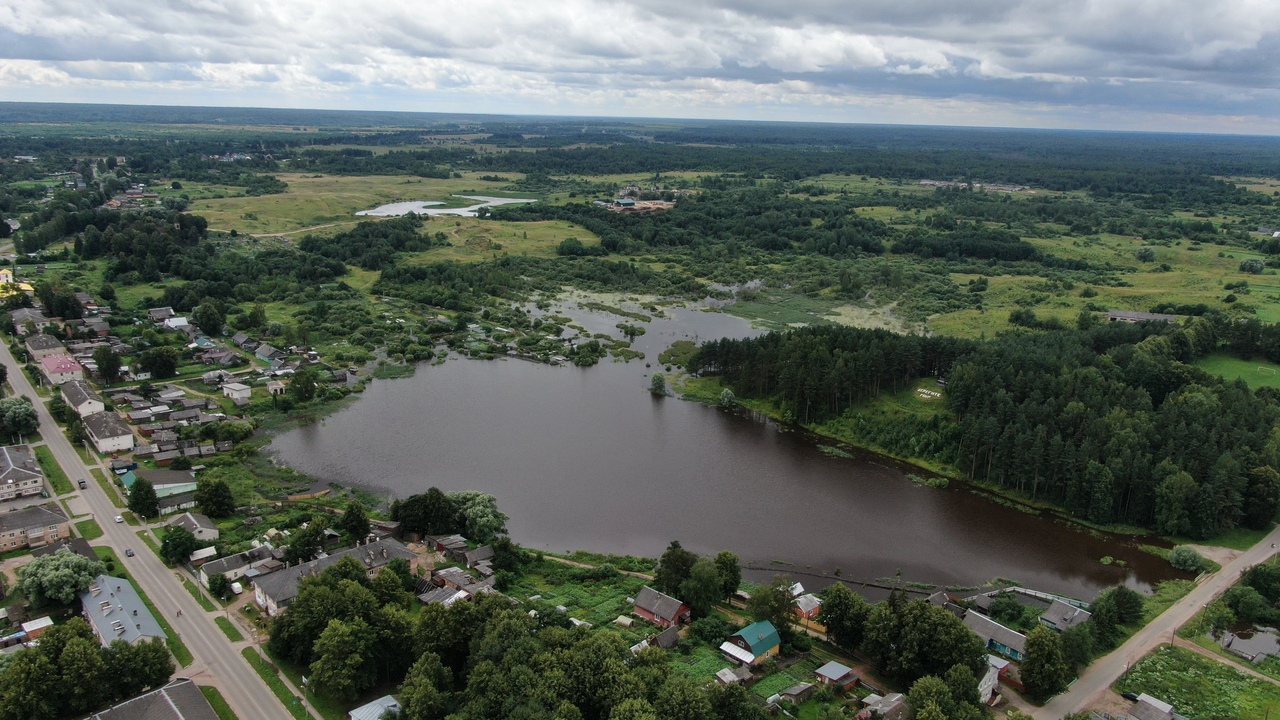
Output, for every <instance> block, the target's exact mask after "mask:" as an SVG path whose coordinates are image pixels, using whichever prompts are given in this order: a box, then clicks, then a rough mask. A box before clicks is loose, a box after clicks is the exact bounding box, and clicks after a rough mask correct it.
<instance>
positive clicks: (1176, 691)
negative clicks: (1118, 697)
mask: <svg viewBox="0 0 1280 720" xmlns="http://www.w3.org/2000/svg"><path fill="white" fill-rule="evenodd" d="M1114 687H1115V690H1116V692H1136V693H1148V694H1150V695H1152V696H1154V697H1158V698H1160V699H1161V700H1164V701H1165V702H1167V703H1171V704H1172V705H1173V706H1174V707H1175V708H1177V709H1178V712H1179V714H1182V715H1185V716H1186V717H1187V718H1189V719H1190V720H1216V719H1217V718H1233V719H1234V720H1265V718H1267V717H1269V716H1270V714H1271V712H1272V711H1275V710H1280V686H1276V685H1273V684H1271V683H1269V682H1266V681H1264V680H1259V679H1257V678H1254V677H1251V676H1249V675H1245V674H1244V673H1241V672H1239V671H1237V670H1235V669H1234V668H1230V667H1227V666H1226V665H1223V664H1221V663H1217V662H1214V661H1213V660H1210V659H1208V658H1205V657H1202V656H1200V655H1197V654H1196V653H1194V652H1191V651H1190V650H1184V649H1182V648H1170V647H1167V646H1164V647H1161V648H1160V649H1158V650H1156V651H1155V652H1153V653H1151V654H1150V655H1148V656H1146V657H1145V658H1143V659H1142V661H1141V662H1139V663H1138V664H1137V665H1136V666H1134V667H1133V668H1132V669H1131V670H1130V671H1129V672H1128V673H1126V674H1125V675H1124V676H1123V677H1121V678H1120V680H1119V681H1118V682H1117V683H1116V684H1115V686H1114Z"/></svg>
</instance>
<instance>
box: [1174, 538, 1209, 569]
mask: <svg viewBox="0 0 1280 720" xmlns="http://www.w3.org/2000/svg"><path fill="white" fill-rule="evenodd" d="M1169 564H1170V565H1172V566H1174V567H1175V568H1177V569H1179V570H1182V571H1185V572H1189V573H1199V572H1200V571H1201V570H1204V558H1202V557H1200V553H1198V552H1196V551H1195V550H1193V549H1192V548H1190V547H1188V546H1186V545H1179V546H1178V547H1176V548H1174V549H1173V550H1170V551H1169Z"/></svg>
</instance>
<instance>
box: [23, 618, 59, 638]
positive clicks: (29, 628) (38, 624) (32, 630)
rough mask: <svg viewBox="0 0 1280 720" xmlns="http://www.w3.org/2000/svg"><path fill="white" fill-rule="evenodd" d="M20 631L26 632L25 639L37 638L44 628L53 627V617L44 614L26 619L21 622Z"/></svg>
mask: <svg viewBox="0 0 1280 720" xmlns="http://www.w3.org/2000/svg"><path fill="white" fill-rule="evenodd" d="M21 627H22V632H24V633H26V635H27V640H39V639H40V636H41V635H43V634H44V631H45V630H48V629H49V628H51V627H53V618H51V617H49V616H48V615H45V616H44V617H38V618H36V619H35V620H28V621H27V622H24V623H22V626H21Z"/></svg>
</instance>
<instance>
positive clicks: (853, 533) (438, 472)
mask: <svg viewBox="0 0 1280 720" xmlns="http://www.w3.org/2000/svg"><path fill="white" fill-rule="evenodd" d="M562 312H563V311H562ZM572 314H573V315H574V316H575V319H576V320H578V321H579V322H581V323H582V324H583V325H584V326H586V327H587V329H588V330H589V331H590V332H614V333H616V332H617V331H616V330H615V329H614V325H615V324H616V323H617V322H619V321H621V320H624V318H619V317H618V316H615V315H612V314H609V313H604V312H593V311H582V310H577V309H575V310H574V311H573V312H572ZM668 314H669V317H667V318H655V319H654V321H653V322H652V323H647V324H645V327H646V329H647V331H648V332H647V334H646V335H644V336H641V337H639V338H637V340H636V343H635V348H636V349H638V350H641V351H643V352H645V353H646V356H647V358H648V359H649V361H651V362H653V363H654V368H646V367H645V361H643V360H642V361H632V362H631V363H615V362H610V361H608V360H606V361H604V362H602V363H601V364H600V365H598V366H596V367H592V368H574V367H551V366H546V365H540V364H534V363H529V362H522V361H518V360H499V361H487V362H486V361H480V360H470V359H465V358H455V357H451V358H450V359H449V360H448V361H447V362H445V363H444V364H442V365H438V366H427V365H420V366H419V367H418V371H417V374H416V375H415V376H414V377H412V378H404V379H398V380H380V381H375V382H373V383H372V384H371V385H370V386H369V387H368V389H367V390H365V392H364V395H363V397H361V398H360V400H359V401H358V402H356V403H355V404H353V405H352V406H350V407H348V408H346V409H344V410H342V411H340V412H338V413H336V414H335V415H333V416H330V417H328V418H327V419H325V420H324V421H322V422H320V423H318V424H315V425H312V426H310V427H304V428H300V429H296V430H293V431H290V432H288V433H285V434H283V435H281V436H279V437H278V438H276V439H275V441H274V442H273V443H272V444H271V449H272V451H274V452H275V453H276V454H277V456H278V457H279V459H281V460H282V461H284V462H286V463H288V464H289V465H292V466H293V467H295V468H297V469H299V470H301V471H304V472H307V473H309V474H311V475H313V476H315V477H316V478H319V479H322V480H323V481H326V482H327V481H338V482H342V483H344V484H358V485H362V486H366V487H370V488H374V489H383V490H386V491H389V492H391V493H393V494H394V495H396V496H401V497H402V496H406V495H409V494H412V493H415V492H421V491H423V490H425V489H427V488H428V487H430V486H432V485H435V486H437V487H439V488H441V489H443V490H446V491H451V490H482V491H484V492H489V493H492V494H494V495H495V496H497V498H498V502H499V505H500V507H501V508H502V509H503V511H504V512H506V513H507V514H508V515H510V516H511V519H510V522H509V523H508V527H509V529H510V531H511V534H512V536H513V537H514V538H515V539H516V540H517V541H518V542H520V543H521V544H524V545H526V546H529V547H536V548H543V549H549V550H556V551H568V550H574V549H587V550H593V551H599V552H613V553H629V554H637V555H645V556H650V557H656V556H657V555H659V554H660V553H661V552H662V550H663V549H664V548H665V547H666V545H667V543H668V542H670V541H671V540H673V539H679V540H680V541H681V542H682V544H683V545H684V546H685V547H686V548H689V549H692V550H694V551H696V552H699V553H711V552H716V551H719V550H721V549H729V550H732V551H734V552H736V553H737V554H738V555H739V556H741V557H742V559H743V561H744V563H749V564H751V565H754V566H756V567H757V568H759V570H758V571H757V572H756V573H754V577H755V578H763V577H767V576H769V575H771V574H773V573H774V572H782V573H789V574H792V575H793V577H795V578H796V579H798V580H801V581H803V582H804V583H805V584H806V585H808V586H811V587H821V586H823V585H825V584H827V583H828V582H830V580H826V581H824V580H822V579H821V577H815V576H822V575H824V574H827V573H834V572H835V571H836V570H837V569H838V570H839V571H840V573H841V576H842V577H844V578H846V579H859V580H873V579H875V578H883V577H892V576H893V575H894V574H895V573H896V572H897V571H898V570H901V571H902V575H903V577H904V578H905V579H907V580H913V581H924V582H933V583H938V584H942V585H973V584H978V583H982V582H985V581H988V580H991V579H993V578H996V577H1003V578H1012V579H1016V580H1018V581H1020V582H1022V583H1023V584H1025V585H1027V586H1028V587H1032V588H1037V589H1041V590H1045V591H1049V592H1058V593H1064V594H1068V595H1073V596H1076V597H1082V598H1091V597H1092V596H1093V594H1094V593H1095V592H1096V591H1097V590H1099V589H1101V588H1102V587H1105V586H1108V585H1113V584H1116V583H1119V582H1125V583H1128V584H1130V585H1132V586H1134V587H1138V588H1143V589H1146V588H1147V587H1149V586H1150V585H1151V584H1153V583H1155V582H1157V581H1158V580H1161V579H1164V578H1167V577H1172V576H1174V575H1176V573H1175V572H1174V571H1173V570H1172V569H1171V568H1170V567H1169V565H1168V563H1166V562H1164V561H1163V560H1161V559H1159V558H1156V557H1154V556H1152V555H1149V554H1147V553H1143V552H1141V551H1139V550H1137V549H1136V548H1135V547H1133V546H1132V544H1130V543H1123V542H1120V540H1119V539H1117V538H1114V537H1098V536H1095V535H1091V534H1085V533H1082V532H1078V531H1076V530H1074V529H1073V528H1072V527H1069V526H1067V525H1065V524H1063V523H1061V522H1055V521H1053V520H1052V519H1045V518H1042V517H1039V516H1033V515H1030V514H1027V513H1024V512H1019V511H1017V510H1013V509H1010V508H1007V507H1003V506H1001V505H997V504H995V503H993V502H991V501H989V500H986V499H984V498H982V497H980V496H978V495H975V494H973V493H971V492H968V491H966V490H963V489H960V488H957V487H954V486H955V485H958V484H953V487H952V488H949V489H945V490H939V489H932V488H927V487H922V486H918V485H915V484H913V483H911V482H910V481H909V480H907V479H906V477H905V472H910V468H909V467H906V466H903V465H901V464H899V463H896V462H894V461H891V460H888V459H886V458H883V457H880V456H876V455H872V454H868V453H855V456H854V457H852V458H842V457H836V456H832V455H830V454H827V453H824V452H822V451H821V450H820V449H819V448H818V445H819V444H820V443H825V444H832V443H831V441H829V440H821V439H817V438H815V437H813V436H810V435H809V434H808V433H805V432H803V431H795V430H793V429H789V428H785V427H780V426H779V425H777V424H776V423H773V422H771V421H767V420H763V419H761V418H758V417H753V416H751V415H750V414H749V413H745V412H742V411H730V410H723V409H720V408H713V407H707V406H703V405H700V404H696V403H692V402H685V401H682V400H679V399H677V398H673V397H666V398H660V397H654V396H652V395H651V394H650V393H649V392H648V390H647V388H648V373H650V372H652V371H653V370H654V369H658V368H657V364H656V358H657V354H658V353H659V352H660V351H661V350H663V349H665V348H666V347H667V346H668V345H669V344H670V343H671V342H672V341H673V340H675V339H680V338H688V339H691V340H706V339H708V338H715V337H722V336H744V335H751V334H755V333H756V332H757V331H754V330H751V329H750V328H749V327H748V326H747V325H746V324H745V322H744V321H742V320H740V319H737V318H734V317H732V316H729V315H726V314H721V313H708V312H700V311H698V310H695V309H673V310H668ZM627 322H632V323H634V322H635V321H634V320H627ZM1104 556H1111V557H1114V558H1116V559H1118V560H1121V561H1124V562H1125V563H1126V564H1127V567H1121V566H1120V564H1118V563H1117V564H1112V565H1103V564H1101V563H1100V562H1099V560H1100V559H1101V558H1102V557H1104Z"/></svg>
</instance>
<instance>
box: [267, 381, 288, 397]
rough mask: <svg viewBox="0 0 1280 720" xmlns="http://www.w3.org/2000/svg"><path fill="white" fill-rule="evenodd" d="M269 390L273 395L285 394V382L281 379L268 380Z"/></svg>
mask: <svg viewBox="0 0 1280 720" xmlns="http://www.w3.org/2000/svg"><path fill="white" fill-rule="evenodd" d="M267 392H268V393H271V395H272V396H275V395H283V394H284V383H282V382H280V381H279V380H268V381H267Z"/></svg>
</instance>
